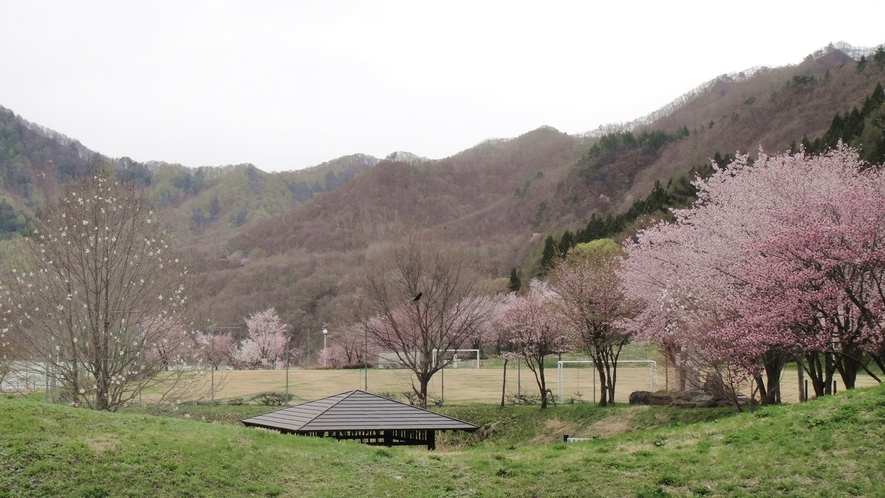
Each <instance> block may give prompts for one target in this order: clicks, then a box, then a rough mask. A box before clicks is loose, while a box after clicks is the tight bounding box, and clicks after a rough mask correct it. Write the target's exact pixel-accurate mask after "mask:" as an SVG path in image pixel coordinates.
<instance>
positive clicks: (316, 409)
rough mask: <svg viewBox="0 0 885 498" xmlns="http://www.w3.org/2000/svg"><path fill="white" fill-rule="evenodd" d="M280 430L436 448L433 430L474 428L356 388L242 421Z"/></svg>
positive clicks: (373, 442) (376, 443)
mask: <svg viewBox="0 0 885 498" xmlns="http://www.w3.org/2000/svg"><path fill="white" fill-rule="evenodd" d="M242 422H243V424H245V425H246V426H250V427H263V428H265V429H273V430H277V431H280V432H282V433H286V434H298V435H303V436H317V437H334V438H336V439H339V440H341V439H355V440H358V441H360V442H361V443H364V444H372V445H383V446H399V445H424V444H426V445H427V449H429V450H433V449H435V448H436V431H451V430H458V431H468V432H473V431H475V430H477V429H478V428H479V427H478V426H476V425H473V424H469V423H467V422H463V421H461V420H458V419H456V418H452V417H447V416H445V415H440V414H438V413H434V412H431V411H429V410H424V409H422V408H418V407H415V406H410V405H407V404H405V403H400V402H398V401H394V400H392V399H388V398H385V397H382V396H378V395H375V394H372V393H367V392H365V391H361V390H358V389H357V390H354V391H348V392H344V393H341V394H336V395H334V396H329V397H327V398H322V399H318V400H315V401H308V402H307V403H302V404H300V405H296V406H292V407H289V408H283V409H281V410H276V411H273V412H270V413H265V414H263V415H257V416H255V417H250V418H246V419H243V420H242Z"/></svg>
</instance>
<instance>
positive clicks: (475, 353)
mask: <svg viewBox="0 0 885 498" xmlns="http://www.w3.org/2000/svg"><path fill="white" fill-rule="evenodd" d="M437 355H439V358H440V361H445V362H448V363H447V364H446V366H445V368H476V369H478V368H479V365H480V363H479V350H478V349H446V350H445V351H440V350H438V349H434V350H433V362H434V363H436V357H437Z"/></svg>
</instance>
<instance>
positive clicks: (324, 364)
mask: <svg viewBox="0 0 885 498" xmlns="http://www.w3.org/2000/svg"><path fill="white" fill-rule="evenodd" d="M328 333H329V331H328V330H326V329H323V366H326V334H328Z"/></svg>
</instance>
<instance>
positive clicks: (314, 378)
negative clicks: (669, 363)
mask: <svg viewBox="0 0 885 498" xmlns="http://www.w3.org/2000/svg"><path fill="white" fill-rule="evenodd" d="M365 374H366V372H365V371H364V370H350V369H348V370H322V369H318V370H310V369H299V370H289V372H288V386H289V387H288V391H289V394H290V395H292V396H293V403H299V402H302V401H309V400H314V399H318V398H322V397H325V396H331V395H333V394H338V393H340V392H344V391H349V390H352V389H365V388H366V387H368V391H369V392H373V393H396V394H400V393H405V392H410V391H411V389H412V388H411V386H412V380H413V378H414V377H413V375H412V373H411V371H409V370H402V369H395V370H394V369H377V368H373V369H369V370H368V381H367V380H366V375H365ZM286 376H287V372H286V371H285V370H237V371H225V372H219V373H217V374H216V385H217V388H216V392H215V398H216V399H217V400H224V399H230V398H243V399H244V400H248V398H249V397H250V396H253V395H255V394H258V393H262V392H268V391H275V392H285V391H286ZM546 376H547V385H548V386H549V388H550V389H551V390H552V391H553V393H554V395H558V393H559V380H558V375H557V370H556V368H552V369H548V370H547V371H546ZM665 378H666V375H665V372H664V371H663V369H662V368H660V367H658V369H657V372H656V380H657V383H656V387H657V389H664V388H665ZM669 378H670V379H671V382H672V379H673V378H675V375H674V373H673V372H672V371H671V372H670V376H669ZM502 380H503V369H502V368H501V366H500V365H496V366H494V367H486V368H479V369H474V368H458V369H453V368H447V369H445V370H443V371H441V372H438V373H437V374H436V375H435V376H434V377H433V380H432V382H431V386H430V388H429V396H430V399H431V401H432V400H434V399H441V400H442V401H443V402H444V403H445V404H466V403H489V404H496V403H500V402H501V392H502ZM781 384H782V387H781V391H782V397H783V400H784V401H785V402H788V403H795V402H797V401H798V400H799V390H798V384H797V381H796V373H795V370H786V371H785V372H784V375H783V377H782V381H781ZM873 385H876V382H875V380H873V379H872V378H870V377H868V376H858V380H857V386H858V387H865V386H873ZM594 386H595V383H594V376H593V371H592V370H591V368H589V367H588V368H564V369H563V375H562V393H563V399H564V401H566V402H568V400H570V399H571V400H581V401H584V402H593V401H594ZM651 387H652V384H651V374H650V372H649V368H648V367H647V366H645V365H642V366H629V367H628V366H624V367H620V368H618V381H617V391H616V395H615V400H616V401H618V402H627V399H628V397H629V396H630V393H631V392H633V391H648V390H650V388H651ZM597 389H598V388H597ZM838 390H844V386H843V385H842V384H841V382H840V383H839V384H838ZM506 391H507V393H517V392H522V393H523V394H529V395H537V393H538V388H537V385H536V384H535V379H534V376H533V375H532V373H531V371H529V370H528V369H527V368H525V366H523V367H522V368H519V369H517V368H515V367H514V366H512V364H511V365H510V366H508V369H507V387H506ZM576 393H581V396H578V395H577V394H576ZM745 393H746V394H749V390H745ZM597 396H598V395H597ZM557 401H558V400H557Z"/></svg>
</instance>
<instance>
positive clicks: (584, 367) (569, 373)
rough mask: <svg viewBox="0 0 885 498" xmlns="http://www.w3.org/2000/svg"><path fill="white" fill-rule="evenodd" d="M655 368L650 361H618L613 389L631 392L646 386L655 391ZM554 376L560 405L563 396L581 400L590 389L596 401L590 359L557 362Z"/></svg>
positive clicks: (594, 370) (594, 376)
mask: <svg viewBox="0 0 885 498" xmlns="http://www.w3.org/2000/svg"><path fill="white" fill-rule="evenodd" d="M657 369H658V365H657V363H655V362H654V360H618V380H617V387H619V388H627V389H631V390H636V389H633V388H638V387H643V388H644V387H647V388H648V390H649V391H652V392H654V391H657V390H658V379H657ZM556 374H557V375H556V378H557V380H558V386H557V395H558V396H557V397H558V400H559V402H560V403H563V402H564V400H565V394H566V393H569V394H571V395H573V396H574V397H576V398H582V397H583V396H584V393H585V392H586V390H587V389H590V390H591V392H592V393H593V402H594V403H595V402H596V376H597V373H596V367H595V364H594V362H593V360H561V361H558V362H557V363H556Z"/></svg>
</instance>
